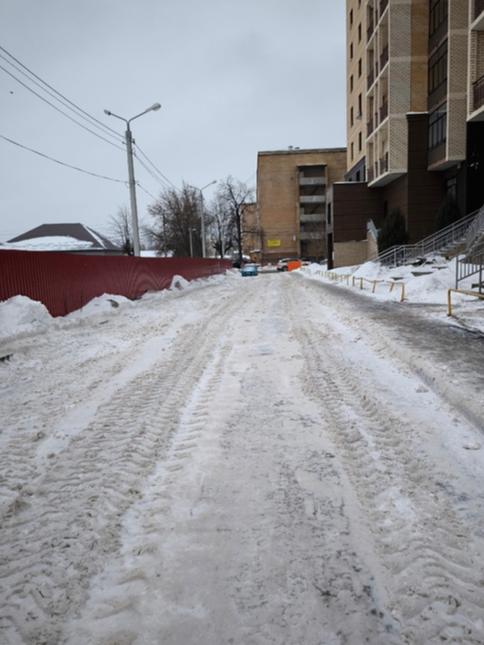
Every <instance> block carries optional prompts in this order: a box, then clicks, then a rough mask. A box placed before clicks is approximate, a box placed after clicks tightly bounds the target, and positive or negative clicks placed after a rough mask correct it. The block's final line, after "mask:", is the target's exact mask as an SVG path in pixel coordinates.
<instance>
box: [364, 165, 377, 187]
mask: <svg viewBox="0 0 484 645" xmlns="http://www.w3.org/2000/svg"><path fill="white" fill-rule="evenodd" d="M366 175H367V179H368V183H369V184H371V182H372V181H373V180H374V179H375V171H374V170H373V167H372V166H368V168H367V169H366Z"/></svg>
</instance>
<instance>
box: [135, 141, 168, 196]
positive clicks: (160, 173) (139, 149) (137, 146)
mask: <svg viewBox="0 0 484 645" xmlns="http://www.w3.org/2000/svg"><path fill="white" fill-rule="evenodd" d="M136 149H137V150H138V152H140V153H141V154H142V156H143V157H144V158H145V159H146V161H147V162H148V163H149V164H150V166H152V167H153V168H154V169H155V171H156V172H157V173H158V174H159V175H160V176H161V177H163V179H164V180H165V181H167V182H168V183H169V184H171V185H172V186H173V188H176V189H177V190H178V188H177V187H176V186H175V184H174V183H173V182H172V181H170V180H169V179H168V177H165V175H164V174H163V173H162V172H161V171H160V170H158V168H157V167H156V166H155V164H154V163H153V162H152V161H150V160H149V159H148V157H147V156H146V155H145V153H144V152H143V151H142V150H141V148H140V147H139V145H137V144H136ZM138 161H139V159H138Z"/></svg>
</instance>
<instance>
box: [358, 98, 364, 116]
mask: <svg viewBox="0 0 484 645" xmlns="http://www.w3.org/2000/svg"><path fill="white" fill-rule="evenodd" d="M358 112H359V115H360V118H361V115H362V114H363V99H362V96H361V94H358Z"/></svg>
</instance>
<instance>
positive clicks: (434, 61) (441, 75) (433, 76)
mask: <svg viewBox="0 0 484 645" xmlns="http://www.w3.org/2000/svg"><path fill="white" fill-rule="evenodd" d="M446 80H447V41H445V43H444V44H443V45H441V46H440V47H439V48H438V50H437V51H436V52H435V54H434V55H433V56H431V57H430V60H429V94H431V93H432V92H433V91H434V90H436V89H437V88H438V87H439V86H440V85H442V83H444V82H445V81H446Z"/></svg>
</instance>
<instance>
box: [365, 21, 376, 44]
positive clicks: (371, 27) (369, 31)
mask: <svg viewBox="0 0 484 645" xmlns="http://www.w3.org/2000/svg"><path fill="white" fill-rule="evenodd" d="M374 31H375V23H374V22H373V20H372V21H371V22H370V24H369V25H368V29H367V30H366V42H367V43H369V42H370V40H371V37H372V36H373V32H374Z"/></svg>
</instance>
